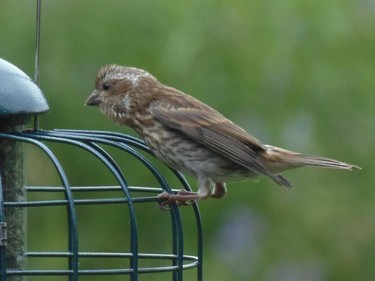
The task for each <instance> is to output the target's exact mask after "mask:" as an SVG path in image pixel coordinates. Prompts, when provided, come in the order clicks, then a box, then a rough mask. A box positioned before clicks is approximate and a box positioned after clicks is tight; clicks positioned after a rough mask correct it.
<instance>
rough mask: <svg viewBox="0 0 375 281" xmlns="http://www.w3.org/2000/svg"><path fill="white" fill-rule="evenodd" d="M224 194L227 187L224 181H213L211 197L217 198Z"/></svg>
mask: <svg viewBox="0 0 375 281" xmlns="http://www.w3.org/2000/svg"><path fill="white" fill-rule="evenodd" d="M225 194H227V188H226V186H225V182H217V183H215V189H214V192H213V193H212V195H211V197H212V198H216V199H219V198H221V197H224V196H225Z"/></svg>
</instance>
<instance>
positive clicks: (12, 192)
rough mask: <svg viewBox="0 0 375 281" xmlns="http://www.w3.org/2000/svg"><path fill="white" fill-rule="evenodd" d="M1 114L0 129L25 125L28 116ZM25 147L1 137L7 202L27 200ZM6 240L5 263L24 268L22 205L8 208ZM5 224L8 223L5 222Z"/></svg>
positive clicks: (16, 280)
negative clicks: (15, 116) (4, 116)
mask: <svg viewBox="0 0 375 281" xmlns="http://www.w3.org/2000/svg"><path fill="white" fill-rule="evenodd" d="M15 119H16V120H12V118H5V120H4V119H1V118H0V132H1V133H9V132H13V131H18V130H22V129H23V124H24V123H26V122H27V121H28V120H27V119H29V118H15ZM24 157H25V155H24V151H23V145H22V144H21V143H19V142H16V141H13V140H9V139H0V175H1V181H2V182H1V184H2V188H3V200H4V202H18V201H25V191H24V187H25V178H24ZM4 218H5V222H6V232H5V233H6V236H7V237H3V239H6V238H9V239H7V240H6V241H4V240H3V241H0V245H1V247H6V248H5V249H6V251H5V259H6V260H5V264H6V266H7V268H8V269H21V268H23V258H22V253H23V251H24V246H25V245H24V244H25V225H26V224H25V213H24V209H23V208H5V209H4ZM4 227H5V225H4ZM7 280H12V281H21V280H24V278H23V277H22V276H12V277H8V278H7Z"/></svg>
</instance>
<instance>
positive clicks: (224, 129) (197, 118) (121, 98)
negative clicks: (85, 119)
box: [86, 65, 359, 202]
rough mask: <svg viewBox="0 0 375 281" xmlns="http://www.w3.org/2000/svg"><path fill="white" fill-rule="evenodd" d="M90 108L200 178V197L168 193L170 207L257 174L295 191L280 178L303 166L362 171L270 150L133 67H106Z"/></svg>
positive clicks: (221, 191) (222, 191)
mask: <svg viewBox="0 0 375 281" xmlns="http://www.w3.org/2000/svg"><path fill="white" fill-rule="evenodd" d="M86 105H93V106H99V108H100V110H101V111H102V112H103V113H104V114H105V115H107V116H109V117H110V118H111V119H112V120H113V121H115V122H117V123H119V124H121V125H126V126H129V127H131V128H133V129H134V130H135V131H137V133H138V134H139V135H140V136H141V138H142V139H143V140H144V141H145V142H146V144H147V145H148V146H149V147H150V149H151V150H152V151H153V153H154V154H155V156H156V157H158V158H159V159H160V160H162V161H163V162H165V163H166V164H167V165H169V166H170V167H172V168H174V169H176V170H179V171H182V172H187V173H190V174H192V175H194V176H195V177H196V178H197V179H198V192H197V193H191V192H181V193H179V194H175V195H170V194H166V193H163V194H162V197H163V198H165V199H167V200H166V202H170V201H180V202H185V201H188V200H196V199H205V198H207V197H215V198H220V197H222V196H224V195H225V193H226V187H225V182H226V181H230V180H239V179H243V178H253V177H256V176H257V175H263V176H266V177H269V178H271V179H272V180H274V181H275V182H276V183H278V184H279V185H282V186H286V187H292V185H291V183H289V181H288V180H287V179H285V178H284V177H283V176H282V175H281V174H280V173H281V172H282V171H284V170H288V169H292V168H296V167H301V166H317V167H326V168H337V169H346V170H351V169H352V168H359V167H357V166H355V165H351V164H347V163H344V162H340V161H337V160H333V159H328V158H323V157H317V156H307V155H302V154H300V153H296V152H292V151H288V150H285V149H282V148H278V147H274V146H271V145H264V144H262V143H261V142H260V141H259V140H257V139H256V138H255V137H253V136H252V135H250V134H248V133H247V132H245V130H243V129H242V128H240V127H239V126H237V125H236V124H234V123H233V122H231V121H230V120H228V119H227V118H225V117H224V116H223V115H221V114H220V113H219V112H217V111H216V110H214V109H213V108H211V107H209V106H208V105H206V104H204V103H202V102H200V101H198V100H197V99H195V98H193V97H191V96H189V95H186V94H184V93H183V92H181V91H179V90H177V89H174V88H171V87H168V86H166V85H163V84H161V83H160V82H159V81H158V80H157V79H156V78H155V77H153V76H152V75H151V74H149V73H148V72H146V71H144V70H141V69H137V68H133V67H124V66H119V65H107V66H104V67H102V68H101V69H100V71H99V73H98V75H97V77H96V80H95V90H94V92H93V93H92V94H91V95H90V97H89V98H88V99H87V101H86Z"/></svg>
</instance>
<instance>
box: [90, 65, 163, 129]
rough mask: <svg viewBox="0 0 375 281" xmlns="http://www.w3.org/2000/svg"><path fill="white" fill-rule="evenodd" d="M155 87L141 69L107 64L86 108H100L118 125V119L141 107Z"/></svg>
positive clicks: (96, 80) (152, 78)
mask: <svg viewBox="0 0 375 281" xmlns="http://www.w3.org/2000/svg"><path fill="white" fill-rule="evenodd" d="M157 85H158V81H157V79H156V78H155V77H154V76H152V75H151V74H150V73H148V72H147V71H144V70H142V69H138V68H134V67H125V66H119V65H114V64H110V65H106V66H104V67H102V68H101V69H100V70H99V72H98V74H97V76H96V79H95V90H94V91H93V92H92V94H91V95H90V96H89V98H88V99H87V100H86V102H85V105H90V106H99V108H100V110H101V111H102V112H103V113H104V114H105V115H107V116H109V117H110V118H112V119H113V120H114V121H116V122H119V121H120V120H119V119H124V118H126V116H127V115H129V114H130V113H132V112H133V111H135V110H138V109H139V108H140V107H143V104H144V103H147V102H148V100H150V98H151V95H152V89H153V88H155V86H157Z"/></svg>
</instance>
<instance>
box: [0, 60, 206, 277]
mask: <svg viewBox="0 0 375 281" xmlns="http://www.w3.org/2000/svg"><path fill="white" fill-rule="evenodd" d="M0 80H1V81H0V179H1V181H0V191H1V192H0V280H1V281H5V280H26V279H27V280H70V281H73V280H134V281H135V280H183V279H184V275H185V276H186V271H187V270H189V272H190V273H189V274H190V275H189V276H190V278H189V280H192V279H191V275H192V273H191V272H192V271H196V273H194V272H193V276H194V278H195V280H202V231H201V219H200V214H199V209H198V206H197V204H196V203H193V204H192V205H191V206H190V207H184V208H183V209H184V211H183V214H184V215H185V214H186V213H185V212H188V213H190V214H191V216H190V217H192V218H193V222H194V223H193V224H192V225H195V227H194V228H193V229H190V228H191V227H189V230H188V231H189V236H190V235H193V236H194V237H196V240H194V243H196V244H195V245H194V246H193V247H189V251H190V252H191V248H193V249H194V250H193V254H191V253H189V254H185V250H186V249H187V248H188V247H187V246H186V245H185V246H184V237H186V234H185V233H186V232H187V231H186V229H187V228H186V227H183V222H182V213H181V212H182V210H179V208H178V207H177V206H176V205H172V206H171V208H170V210H169V211H168V212H163V211H162V210H159V209H158V208H157V201H158V197H157V195H158V194H159V193H161V192H162V191H167V192H176V190H174V189H172V188H171V185H170V184H169V183H168V182H167V180H166V179H165V177H164V176H163V175H162V174H161V172H159V171H158V169H157V168H156V167H155V165H154V164H153V163H152V162H151V161H150V159H148V158H152V155H151V153H150V151H149V150H148V148H147V147H146V145H145V144H144V143H143V142H142V141H140V140H139V139H136V138H134V137H130V136H126V135H123V134H118V133H110V132H102V131H83V130H52V131H44V130H39V129H36V128H35V129H34V130H25V129H24V124H26V123H27V122H28V121H30V119H31V117H32V116H36V115H38V114H40V113H43V112H46V111H48V110H49V108H48V104H47V102H46V101H45V98H44V96H43V94H42V92H41V91H40V90H39V88H38V87H37V86H36V85H35V84H34V82H33V81H32V80H31V79H30V78H29V77H28V76H27V75H26V74H25V73H23V72H22V71H21V70H19V69H18V68H16V67H15V66H13V65H12V64H10V63H8V62H6V61H4V60H1V59H0ZM63 145H66V146H69V147H74V148H75V149H79V151H80V153H83V154H85V153H87V154H90V155H92V156H94V158H95V159H97V160H98V163H101V169H102V170H101V171H95V173H98V172H104V170H106V172H107V173H108V172H109V173H110V174H111V175H112V177H113V178H114V182H115V184H112V185H111V186H102V185H100V186H92V185H91V186H90V185H89V186H71V185H70V183H69V177H68V176H67V174H66V172H65V171H64V167H63V165H62V164H61V163H62V162H63V161H61V159H59V158H64V159H66V158H73V159H74V157H76V158H77V157H78V156H77V155H75V154H74V153H70V154H68V155H66V154H62V155H60V156H59V157H58V156H57V155H55V154H54V153H53V152H52V148H55V147H58V146H63ZM24 147H33V149H35V150H38V151H39V152H40V153H41V154H44V156H43V157H40V159H35V161H37V160H38V161H50V164H51V165H53V167H54V168H53V169H54V170H55V171H56V173H57V174H58V178H59V181H60V183H59V184H57V185H55V186H49V185H48V186H46V185H43V184H41V185H40V186H35V185H34V186H30V185H28V184H27V182H26V180H25V173H26V172H27V171H25V169H24V166H25V165H24V158H25V156H24ZM28 150H29V149H28ZM122 155H123V156H122ZM145 155H146V156H147V157H146V156H145ZM28 157H29V158H31V159H29V162H35V161H34V159H32V157H33V156H32V155H31V156H28ZM116 157H122V158H125V159H129V161H128V163H127V165H133V164H136V165H139V163H141V165H142V166H143V167H144V169H146V170H148V171H149V172H148V174H150V175H152V177H154V179H155V182H157V187H134V186H129V185H128V182H127V179H126V177H125V176H124V170H123V169H122V168H121V165H119V164H118V162H117V161H116V160H115V158H116ZM41 159H42V160H41ZM43 159H44V160H43ZM46 159H49V160H46ZM74 161H77V163H79V165H80V166H82V165H85V163H84V162H83V163H81V162H80V159H75V160H74ZM129 162H130V163H129ZM132 163H133V164H132ZM137 167H138V166H137ZM65 169H66V167H65ZM172 172H173V173H174V175H175V177H176V179H177V180H178V182H179V184H178V188H179V189H180V188H185V189H187V190H190V187H189V185H188V183H187V181H186V180H185V179H184V177H183V176H182V175H181V174H180V173H178V172H176V171H172ZM82 173H84V172H82ZM40 174H41V175H43V171H42V172H41V173H40ZM148 174H147V175H148ZM89 176H90V175H86V177H88V178H89ZM83 178H84V177H83ZM40 182H42V183H43V182H45V181H43V178H40ZM150 203H151V204H150ZM103 206H106V209H108V208H109V209H110V208H114V209H115V210H116V218H115V219H116V220H117V219H118V220H119V221H121V223H122V225H123V228H122V229H123V231H124V235H123V241H122V245H119V247H118V248H115V249H114V250H112V251H104V250H103V251H102V250H98V248H100V247H98V246H97V245H100V244H105V243H107V242H108V241H111V239H112V238H111V233H106V231H108V230H107V229H106V227H103V228H99V229H100V230H99V231H98V228H95V230H94V233H92V230H91V229H90V228H89V229H88V227H89V226H90V224H87V223H86V222H83V221H82V220H81V219H80V215H79V213H80V211H82V212H84V213H85V218H87V217H89V218H90V223H91V225H92V224H95V223H96V222H95V219H96V217H97V214H98V213H99V212H101V210H102V208H103ZM119 206H121V208H120V207H119ZM147 206H148V207H147ZM151 206H152V208H151ZM35 210H38V212H36V211H35ZM185 210H186V211H185ZM61 211H62V213H63V214H64V215H63V216H56V218H54V213H55V212H61ZM145 212H152V213H153V214H152V215H153V216H154V217H155V216H164V217H166V216H167V219H166V220H165V221H166V222H167V223H165V225H163V226H162V228H163V229H165V230H166V232H168V233H169V235H165V237H164V239H163V249H167V250H164V251H163V252H162V253H154V252H147V251H144V250H143V249H144V247H143V246H142V245H143V244H144V240H148V241H147V242H148V243H151V244H152V243H154V244H157V245H158V244H159V243H161V242H159V241H152V240H153V239H154V233H148V234H147V235H144V234H140V232H141V231H140V229H143V227H144V226H143V225H142V224H144V223H145V221H146V222H147V224H151V225H152V224H155V223H158V224H160V223H163V220H160V221H155V220H153V221H148V220H147V215H148V214H147V213H145ZM140 215H141V216H142V220H140V219H138V217H139V216H140ZM47 216H49V218H50V219H49V220H45V219H42V217H43V218H44V217H47ZM61 217H63V218H64V221H56V219H57V218H61ZM145 217H146V219H145ZM111 219H112V218H111ZM36 221H38V223H35V222H36ZM111 223H112V220H111ZM50 224H52V226H50ZM97 224H99V222H98V223H97ZM119 224H120V223H119ZM56 225H63V227H56V233H54V236H55V237H52V239H51V237H43V235H42V234H43V229H44V228H48V227H54V226H56ZM26 226H27V227H26ZM60 229H64V232H63V233H57V232H58V231H60ZM31 232H34V233H35V232H36V233H37V235H35V234H34V235H31ZM100 232H101V233H100ZM39 233H40V236H38V235H39ZM82 233H84V234H82ZM83 235H85V236H83ZM25 237H29V238H30V239H31V238H33V237H38V238H37V241H31V240H29V241H28V242H27V243H26V242H25V241H26V238H25ZM101 239H104V240H105V241H102V240H101ZM86 240H90V241H91V242H90V243H88V242H87V241H86ZM185 241H186V239H185ZM55 242H56V245H55V244H54V243H55ZM83 242H86V243H83ZM82 244H84V245H85V246H82ZM164 244H166V245H164ZM61 245H64V246H63V247H64V248H62V247H61ZM47 249H48V250H47ZM50 249H52V250H50ZM120 249H121V250H120ZM54 261H57V264H59V266H58V267H57V266H56V268H55V267H54V264H55V263H54ZM161 274H162V276H163V278H162V279H158V278H160V277H158V275H161ZM42 277H44V278H42ZM185 279H186V278H185Z"/></svg>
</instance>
